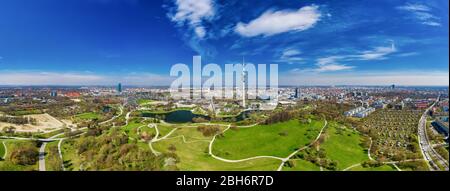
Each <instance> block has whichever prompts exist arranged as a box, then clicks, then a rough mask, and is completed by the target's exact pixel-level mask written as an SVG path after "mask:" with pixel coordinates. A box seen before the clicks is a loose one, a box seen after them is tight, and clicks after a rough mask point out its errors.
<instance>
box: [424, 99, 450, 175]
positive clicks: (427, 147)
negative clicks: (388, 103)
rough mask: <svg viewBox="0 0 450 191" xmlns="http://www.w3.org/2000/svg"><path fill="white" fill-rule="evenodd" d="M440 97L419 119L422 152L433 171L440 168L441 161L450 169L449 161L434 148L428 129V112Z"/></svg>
mask: <svg viewBox="0 0 450 191" xmlns="http://www.w3.org/2000/svg"><path fill="white" fill-rule="evenodd" d="M440 97H441V96H439V97H438V98H437V100H436V102H434V103H433V105H431V106H430V107H429V108H427V109H426V110H425V112H424V113H423V114H422V116H421V117H420V120H419V127H418V137H419V146H420V151H421V152H422V155H423V157H424V159H425V160H426V161H427V162H428V163H427V164H428V168H429V169H430V170H432V171H434V170H440V168H439V166H438V165H437V164H436V163H439V164H440V165H441V166H443V167H444V168H445V170H447V171H448V170H449V169H448V164H447V161H446V160H445V159H444V158H442V156H441V155H439V154H438V153H437V152H436V151H435V150H434V148H433V145H432V144H431V143H430V140H429V139H428V135H427V131H426V128H427V115H428V112H429V111H430V110H431V108H433V107H434V105H436V103H438V102H439V99H440ZM433 159H434V160H433Z"/></svg>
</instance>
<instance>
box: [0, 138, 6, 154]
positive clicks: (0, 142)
mask: <svg viewBox="0 0 450 191" xmlns="http://www.w3.org/2000/svg"><path fill="white" fill-rule="evenodd" d="M3 141H4V140H1V139H0V159H3V155H5V146H3Z"/></svg>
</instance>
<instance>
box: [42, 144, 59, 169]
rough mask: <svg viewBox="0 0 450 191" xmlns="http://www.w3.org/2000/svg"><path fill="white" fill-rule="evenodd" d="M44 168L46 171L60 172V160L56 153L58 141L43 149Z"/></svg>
mask: <svg viewBox="0 0 450 191" xmlns="http://www.w3.org/2000/svg"><path fill="white" fill-rule="evenodd" d="M45 153H46V154H45V168H46V170H47V171H61V170H62V169H61V163H62V161H61V158H60V157H59V153H58V141H53V142H51V143H48V144H47V146H46V148H45Z"/></svg>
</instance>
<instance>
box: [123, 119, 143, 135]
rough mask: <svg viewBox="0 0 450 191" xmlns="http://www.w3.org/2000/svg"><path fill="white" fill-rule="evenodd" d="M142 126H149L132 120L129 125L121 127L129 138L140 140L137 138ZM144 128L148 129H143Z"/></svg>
mask: <svg viewBox="0 0 450 191" xmlns="http://www.w3.org/2000/svg"><path fill="white" fill-rule="evenodd" d="M140 126H147V123H143V122H139V121H135V120H130V121H129V123H128V125H126V126H124V127H121V128H120V129H121V130H122V131H123V132H125V133H126V134H127V135H128V136H129V137H131V138H138V136H137V129H138V127H140ZM142 128H147V129H148V127H142Z"/></svg>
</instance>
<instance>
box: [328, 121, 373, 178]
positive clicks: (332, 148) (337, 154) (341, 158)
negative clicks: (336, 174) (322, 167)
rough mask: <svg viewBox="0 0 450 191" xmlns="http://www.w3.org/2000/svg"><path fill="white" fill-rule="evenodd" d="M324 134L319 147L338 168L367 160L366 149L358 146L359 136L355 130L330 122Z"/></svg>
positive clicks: (341, 168)
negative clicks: (335, 162) (324, 137)
mask: <svg viewBox="0 0 450 191" xmlns="http://www.w3.org/2000/svg"><path fill="white" fill-rule="evenodd" d="M325 136H326V139H325V142H324V143H322V144H321V146H320V147H321V148H322V149H325V151H326V156H327V158H329V159H331V160H335V161H337V162H338V164H337V167H338V169H339V170H343V169H345V168H347V167H349V166H351V165H354V164H357V163H361V162H363V161H366V160H369V157H368V156H367V151H366V150H365V148H363V147H362V146H360V143H361V136H360V134H359V133H358V132H356V131H355V130H352V129H349V128H342V127H338V126H337V125H336V124H333V123H330V124H329V126H328V128H327V130H326V131H325Z"/></svg>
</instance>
